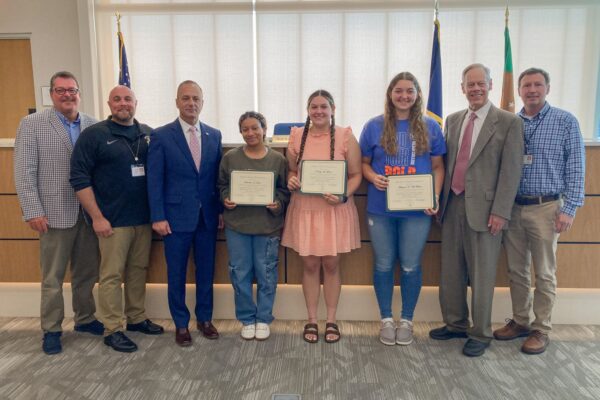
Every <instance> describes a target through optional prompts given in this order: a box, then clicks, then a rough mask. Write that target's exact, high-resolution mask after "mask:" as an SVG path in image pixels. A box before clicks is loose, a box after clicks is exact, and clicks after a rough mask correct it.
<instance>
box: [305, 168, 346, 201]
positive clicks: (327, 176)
mask: <svg viewBox="0 0 600 400" xmlns="http://www.w3.org/2000/svg"><path fill="white" fill-rule="evenodd" d="M346 165H347V164H346V161H344V160H339V161H338V160H328V161H315V160H303V161H302V165H301V175H300V182H301V185H300V192H302V193H304V194H325V193H330V194H335V195H340V196H343V195H345V194H346V181H347V180H348V174H347V168H346Z"/></svg>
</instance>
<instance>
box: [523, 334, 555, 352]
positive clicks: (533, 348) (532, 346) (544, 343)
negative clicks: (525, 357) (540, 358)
mask: <svg viewBox="0 0 600 400" xmlns="http://www.w3.org/2000/svg"><path fill="white" fill-rule="evenodd" d="M548 343H550V338H548V335H547V334H545V333H544V332H542V331H540V330H538V329H534V330H532V331H531V333H530V334H529V336H528V337H527V339H526V340H525V342H523V346H522V347H521V351H522V352H523V353H525V354H541V353H543V352H544V351H546V347H548Z"/></svg>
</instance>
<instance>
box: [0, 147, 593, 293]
mask: <svg viewBox="0 0 600 400" xmlns="http://www.w3.org/2000/svg"><path fill="white" fill-rule="evenodd" d="M12 154H13V151H12V148H0V194H7V193H8V195H0V282H39V279H40V273H39V242H38V241H37V240H28V239H34V238H36V236H37V235H36V234H35V232H33V231H31V230H30V229H29V228H28V227H27V225H26V224H25V223H23V222H22V221H21V217H20V215H21V213H20V209H19V206H18V201H17V198H16V195H14V193H15V189H14V182H13V174H12V169H13V163H12ZM587 168H588V170H587V174H586V175H587V179H586V191H587V196H586V199H585V205H584V207H583V208H581V209H580V210H579V211H578V213H577V218H576V219H575V224H574V226H573V229H572V230H571V231H569V232H567V233H565V234H563V235H561V238H560V241H559V248H558V263H559V267H558V273H557V274H558V283H559V286H560V287H565V288H566V287H569V288H600V269H598V268H597V263H598V260H599V259H600V223H598V221H600V173H596V172H597V171H600V147H588V148H587ZM361 192H362V193H366V184H365V183H364V182H363V184H362V185H361V189H360V191H359V193H361ZM590 194H591V195H590ZM594 194H596V195H594ZM366 200H367V198H366V196H364V195H358V196H356V197H355V201H356V204H357V209H358V211H359V219H360V228H361V237H362V240H363V242H362V247H361V249H359V250H356V251H354V252H352V253H349V254H345V255H342V258H341V268H342V269H341V273H342V282H343V283H344V284H348V285H350V284H352V285H354V284H359V285H361V284H362V285H372V280H373V278H372V248H371V243H370V242H369V235H368V229H367V221H366ZM7 239H18V240H7ZM440 239H441V238H440V227H439V226H438V225H437V224H436V223H434V224H433V225H432V229H431V233H430V235H429V243H428V244H427V245H426V248H425V252H424V256H423V283H424V285H426V286H437V285H438V284H439V274H440V262H441V254H440V248H441V245H440V243H439V242H440ZM215 268H216V270H215V282H216V283H229V277H228V270H227V251H226V244H225V241H224V236H223V234H222V233H219V241H218V242H217V261H216V266H215ZM396 275H397V276H396V280H398V277H399V276H398V273H397V274H396ZM286 276H287V281H286ZM148 281H149V282H152V283H163V282H166V266H165V260H164V255H163V244H162V241H161V240H159V238H155V240H154V242H153V246H152V253H151V266H150V269H149V273H148ZM193 281H194V279H193V264H192V263H191V262H190V265H189V269H188V282H193ZM301 281H302V263H301V259H300V257H299V256H298V254H297V253H296V252H294V251H293V250H288V249H285V248H281V249H280V263H279V282H280V283H286V282H287V283H290V284H299V283H301ZM507 284H508V279H507V275H506V257H505V255H504V252H502V255H501V259H500V261H499V264H498V274H497V285H498V286H506V285H507Z"/></svg>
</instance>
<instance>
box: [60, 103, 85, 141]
mask: <svg viewBox="0 0 600 400" xmlns="http://www.w3.org/2000/svg"><path fill="white" fill-rule="evenodd" d="M55 111H56V110H55ZM56 116H57V117H58V119H59V120H60V122H62V124H63V126H64V127H65V129H66V130H67V133H68V134H69V138H70V139H71V144H72V145H73V146H75V142H77V139H79V134H80V133H81V119H80V118H79V113H77V118H76V119H75V121H73V122H71V121H69V119H68V118H67V117H65V116H64V115H63V114H61V113H59V112H58V111H56Z"/></svg>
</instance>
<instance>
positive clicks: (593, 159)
mask: <svg viewBox="0 0 600 400" xmlns="http://www.w3.org/2000/svg"><path fill="white" fill-rule="evenodd" d="M585 193H586V194H595V195H600V146H588V147H586V148H585Z"/></svg>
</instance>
